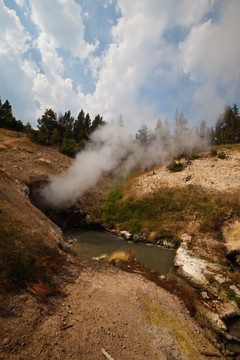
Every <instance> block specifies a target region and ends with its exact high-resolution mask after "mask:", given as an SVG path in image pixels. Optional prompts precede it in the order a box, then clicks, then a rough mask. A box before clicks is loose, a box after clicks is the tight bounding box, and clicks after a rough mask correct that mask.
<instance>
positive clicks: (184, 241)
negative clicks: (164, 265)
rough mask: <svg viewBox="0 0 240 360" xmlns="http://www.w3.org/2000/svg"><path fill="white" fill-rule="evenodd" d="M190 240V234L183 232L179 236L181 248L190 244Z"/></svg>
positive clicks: (186, 247) (185, 247)
mask: <svg viewBox="0 0 240 360" xmlns="http://www.w3.org/2000/svg"><path fill="white" fill-rule="evenodd" d="M191 241H192V237H191V236H190V235H188V234H187V233H184V234H183V235H182V236H181V247H182V248H183V249H188V248H189V245H190V244H191Z"/></svg>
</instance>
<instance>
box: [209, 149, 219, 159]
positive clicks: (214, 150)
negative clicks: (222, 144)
mask: <svg viewBox="0 0 240 360" xmlns="http://www.w3.org/2000/svg"><path fill="white" fill-rule="evenodd" d="M210 156H212V157H214V156H217V150H216V149H211V151H210Z"/></svg>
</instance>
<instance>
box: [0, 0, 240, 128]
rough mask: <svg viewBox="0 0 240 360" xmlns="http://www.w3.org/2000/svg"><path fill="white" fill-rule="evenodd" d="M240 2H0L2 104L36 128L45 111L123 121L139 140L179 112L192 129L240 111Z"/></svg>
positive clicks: (0, 92) (0, 90)
mask: <svg viewBox="0 0 240 360" xmlns="http://www.w3.org/2000/svg"><path fill="white" fill-rule="evenodd" d="M239 14H240V0H51V1H49V0H0V96H1V99H2V102H4V101H5V100H6V99H8V100H9V101H10V103H11V105H12V109H13V114H14V116H15V117H16V118H17V119H20V120H22V121H23V123H24V124H26V122H30V123H31V124H32V126H33V127H36V125H37V119H38V118H39V117H41V115H42V114H43V113H44V111H45V109H49V108H52V109H53V110H54V111H55V112H57V113H60V112H62V113H64V112H65V111H68V110H71V112H72V115H73V116H74V117H77V115H78V113H79V112H80V110H81V109H83V110H84V112H85V113H89V114H90V116H91V118H92V119H93V118H94V117H95V115H97V114H100V115H101V116H103V118H104V120H106V121H112V120H115V119H118V118H119V117H120V116H122V119H123V123H124V126H125V127H126V128H127V129H129V131H130V132H136V131H137V130H138V129H139V128H140V127H141V126H142V124H146V125H147V126H149V127H154V126H155V124H156V121H157V120H158V119H159V118H161V119H165V118H166V117H168V118H169V119H170V121H172V122H173V121H174V114H175V110H176V108H177V109H178V110H180V111H181V110H182V111H183V112H184V114H185V117H186V119H187V120H188V121H189V124H190V125H191V126H196V125H198V124H199V123H200V121H201V120H203V119H204V120H206V121H207V124H208V125H209V126H212V125H214V124H215V123H216V120H217V117H218V116H219V114H220V113H221V112H222V111H223V108H224V105H225V104H229V105H233V104H234V103H237V104H239V103H240V98H239V97H240V41H239V38H238V36H239V35H240V21H239Z"/></svg>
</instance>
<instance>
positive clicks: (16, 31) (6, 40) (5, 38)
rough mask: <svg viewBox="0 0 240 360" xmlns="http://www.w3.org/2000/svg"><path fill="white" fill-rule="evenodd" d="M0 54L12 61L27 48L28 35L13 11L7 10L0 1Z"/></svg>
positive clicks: (1, 0)
mask: <svg viewBox="0 0 240 360" xmlns="http://www.w3.org/2000/svg"><path fill="white" fill-rule="evenodd" d="M0 24H1V25H0V27H1V37H0V54H1V55H3V54H5V55H7V56H8V57H9V58H11V59H13V57H14V56H18V55H19V54H23V53H24V52H26V51H27V50H28V48H29V40H30V36H29V34H28V33H27V32H26V31H25V30H24V28H23V26H22V25H21V23H20V20H19V18H18V17H17V16H16V13H15V11H14V10H11V9H9V8H8V7H6V6H5V5H4V3H3V0H0Z"/></svg>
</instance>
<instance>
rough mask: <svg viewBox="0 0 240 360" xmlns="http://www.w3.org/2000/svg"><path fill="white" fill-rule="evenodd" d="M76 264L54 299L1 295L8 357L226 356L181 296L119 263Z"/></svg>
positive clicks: (139, 359)
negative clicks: (112, 264) (128, 271)
mask: <svg viewBox="0 0 240 360" xmlns="http://www.w3.org/2000/svg"><path fill="white" fill-rule="evenodd" d="M69 261H70V263H69V262H67V263H66V266H65V268H64V269H63V271H62V274H61V278H60V280H59V278H58V286H61V294H59V295H55V296H53V297H50V298H48V299H47V301H46V302H41V301H40V299H39V298H37V297H35V296H32V295H31V294H28V293H26V292H22V293H21V294H18V295H13V294H2V295H1V307H0V338H1V350H0V351H1V352H0V359H9V360H10V359H14V360H15V359H19V360H20V359H39V360H40V359H42V360H47V359H51V360H52V359H76V360H79V359H81V360H87V359H88V360H100V359H104V358H105V357H104V355H103V354H102V352H101V350H102V349H105V350H106V351H107V353H108V354H110V355H111V357H112V358H113V359H114V360H118V359H119V360H120V359H121V360H124V359H132V360H145V359H151V360H154V359H156V360H157V359H159V360H160V359H161V360H163V359H166V360H177V359H178V360H184V359H186V360H187V359H196V360H200V359H206V358H208V356H210V357H212V358H222V359H223V357H221V355H220V353H219V351H218V350H217V349H216V347H215V346H214V338H213V337H211V335H210V333H206V331H205V332H204V331H203V330H202V329H201V328H200V327H199V325H198V324H197V323H196V322H195V321H194V320H193V319H192V318H191V316H190V315H189V313H188V312H187V310H186V308H185V307H184V305H183V303H181V301H179V299H178V298H176V297H175V296H173V295H170V294H169V293H168V292H166V291H165V290H164V289H162V288H160V287H157V286H156V285H155V284H153V283H152V282H150V281H148V280H145V279H144V278H142V277H141V276H140V275H136V274H130V273H126V272H123V271H121V270H120V269H118V268H116V267H113V266H111V265H106V264H103V263H99V262H89V261H86V260H84V261H81V262H80V263H79V264H76V263H75V264H73V263H71V259H70V258H69ZM212 342H213V343H212ZM215 345H216V342H215Z"/></svg>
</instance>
